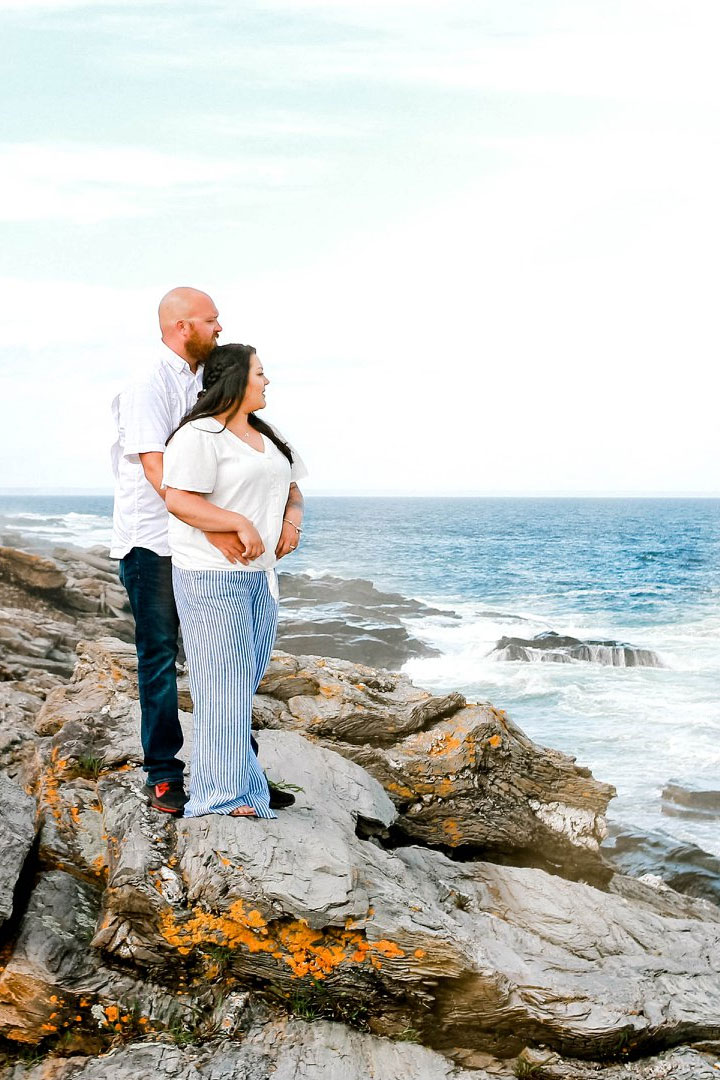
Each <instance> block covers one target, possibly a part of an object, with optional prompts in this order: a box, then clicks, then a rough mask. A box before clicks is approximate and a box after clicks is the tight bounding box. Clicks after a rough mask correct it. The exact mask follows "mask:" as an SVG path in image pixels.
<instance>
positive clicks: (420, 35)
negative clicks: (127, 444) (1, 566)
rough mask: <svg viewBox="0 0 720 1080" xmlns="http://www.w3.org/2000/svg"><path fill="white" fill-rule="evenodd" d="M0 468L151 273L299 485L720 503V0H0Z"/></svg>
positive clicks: (55, 417) (41, 423) (64, 413)
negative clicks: (272, 434)
mask: <svg viewBox="0 0 720 1080" xmlns="http://www.w3.org/2000/svg"><path fill="white" fill-rule="evenodd" d="M0 21H1V22H2V27H1V28H0V41H1V42H2V44H1V46H0V48H1V49H2V54H3V55H2V83H3V93H2V100H3V107H2V119H0V219H1V220H2V243H1V244H0V260H1V261H2V264H1V266H0V276H1V277H2V282H1V285H2V299H3V303H2V311H1V314H0V317H1V320H2V327H1V329H0V409H1V410H2V413H1V416H0V440H1V447H0V449H1V452H2V460H3V462H4V464H5V468H4V470H3V480H2V481H0V483H1V484H2V486H3V487H7V486H15V485H17V486H43V487H49V486H53V485H59V486H63V487H67V486H78V487H83V486H88V487H103V486H105V487H107V486H109V485H110V483H111V478H110V471H109V455H108V448H109V445H110V443H111V441H112V430H111V427H110V412H109V403H110V399H111V398H112V396H113V394H114V392H115V391H116V390H117V389H118V388H119V387H120V386H121V385H122V383H123V382H124V381H125V380H126V379H127V378H129V377H131V376H132V374H133V373H135V372H137V371H139V370H141V369H142V368H143V366H144V365H146V364H149V363H151V362H152V359H153V357H154V356H155V355H157V342H158V340H159V338H158V329H157V322H156V309H157V302H158V300H159V298H160V296H161V295H162V294H163V293H164V292H166V291H167V290H168V289H169V288H171V287H173V286H175V285H194V286H197V287H199V288H203V289H205V290H206V291H208V292H209V293H210V294H211V296H212V297H213V298H214V300H215V301H216V303H217V305H218V308H219V311H220V316H221V320H222V323H223V325H224V327H225V332H224V334H223V336H222V338H221V340H222V341H225V342H230V341H243V342H250V343H252V344H254V345H255V346H256V347H257V349H258V352H259V354H260V356H261V359H262V360H263V362H264V365H265V368H266V371H267V374H268V375H269V377H270V379H271V386H270V388H269V390H268V408H267V410H266V414H265V415H266V417H267V419H269V420H272V421H274V422H276V423H277V424H278V426H279V427H281V428H282V429H283V430H284V431H285V433H286V434H287V435H288V436H289V437H290V438H291V439H292V441H293V442H295V444H296V445H297V446H298V448H299V449H300V450H301V452H302V453H303V456H304V457H305V459H306V461H307V463H308V465H309V467H310V469H311V477H310V479H309V480H308V481H307V482H306V485H305V487H306V489H307V490H308V491H309V492H312V491H315V492H336V493H355V492H357V493H365V492H376V493H383V492H400V493H402V492H407V493H418V494H439V493H442V492H447V493H464V494H479V495H480V494H496V493H506V494H533V493H537V494H549V493H567V494H573V493H613V492H616V493H638V494H646V493H654V492H657V493H663V492H667V493H675V494H680V493H715V494H717V493H720V469H719V465H720V453H719V444H718V409H719V404H718V397H719V391H720V385H719V379H718V374H717V368H718V335H719V330H718V307H719V304H718V297H719V295H720V289H719V285H720V270H719V262H720V256H719V254H718V253H719V252H720V208H719V203H720V148H719V141H720V134H719V133H720V125H719V122H718V121H719V119H720V115H719V114H720V79H718V75H717V55H716V54H717V41H718V32H719V31H720V6H719V5H718V4H717V0H677V2H675V0H672V2H670V0H569V2H556V0H468V2H464V0H434V2H422V0H408V2H404V0H382V2H376V0H328V2H323V0H309V2H308V0H302V2H299V0H298V2H295V0H257V2H254V0H241V2H240V3H238V2H236V0H203V2H202V3H201V2H197V3H184V2H182V0H168V2H163V0H142V2H137V3H135V2H133V0H122V2H117V3H105V2H103V0H94V2H82V0H77V2H75V3H72V2H63V0H54V2H53V0H46V2H37V0H16V2H12V0H0Z"/></svg>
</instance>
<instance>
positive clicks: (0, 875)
mask: <svg viewBox="0 0 720 1080" xmlns="http://www.w3.org/2000/svg"><path fill="white" fill-rule="evenodd" d="M35 813H36V807H35V800H34V799H33V798H31V797H30V796H29V795H26V794H25V792H24V791H23V789H22V788H21V787H19V786H18V785H17V784H16V783H14V782H13V781H12V780H10V779H8V777H6V776H3V774H2V773H0V851H2V859H1V860H0V926H2V924H3V923H4V922H5V921H6V920H7V919H8V918H9V917H10V915H11V914H12V911H13V894H14V891H15V886H16V885H17V881H18V878H19V877H20V873H21V871H22V868H23V866H24V864H25V860H26V858H27V855H28V852H29V851H30V848H31V846H32V842H33V840H34V838H35Z"/></svg>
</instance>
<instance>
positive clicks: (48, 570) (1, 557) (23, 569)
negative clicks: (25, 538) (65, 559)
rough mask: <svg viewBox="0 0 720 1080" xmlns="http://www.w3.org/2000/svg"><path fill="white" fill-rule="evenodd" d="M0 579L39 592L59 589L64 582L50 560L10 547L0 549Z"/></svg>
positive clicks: (62, 576)
mask: <svg viewBox="0 0 720 1080" xmlns="http://www.w3.org/2000/svg"><path fill="white" fill-rule="evenodd" d="M0 577H2V578H4V579H6V580H8V581H12V582H14V583H15V584H18V585H23V586H25V587H26V588H29V589H33V590H39V591H41V592H44V591H46V590H49V591H51V592H53V591H55V590H56V589H61V588H62V587H63V585H64V584H65V581H66V575H65V574H64V573H63V571H62V570H61V569H60V568H59V567H58V566H57V565H56V564H55V563H54V562H53V561H52V560H51V559H44V558H43V557H42V556H41V555H31V554H30V553H29V552H27V551H18V550H17V549H16V548H11V547H0Z"/></svg>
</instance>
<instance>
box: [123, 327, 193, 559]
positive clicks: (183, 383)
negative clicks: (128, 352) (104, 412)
mask: <svg viewBox="0 0 720 1080" xmlns="http://www.w3.org/2000/svg"><path fill="white" fill-rule="evenodd" d="M161 350H162V351H161V354H160V357H159V358H158V360H157V362H156V363H155V365H154V366H153V367H152V368H151V369H150V370H149V371H148V373H147V375H146V376H145V377H144V378H143V379H141V380H139V381H138V382H136V383H133V384H132V385H131V386H129V387H127V388H126V389H125V390H123V391H122V393H120V394H118V396H117V397H116V398H115V400H114V401H113V403H112V412H113V418H114V420H115V425H116V428H117V438H116V441H115V444H114V446H113V448H112V465H113V473H114V474H115V504H114V507H113V534H112V542H111V546H110V555H111V557H112V558H114V559H122V558H124V556H125V555H127V553H128V552H129V551H130V549H131V548H134V547H143V548H149V549H150V551H154V552H155V553H156V554H157V555H169V554H170V547H169V545H168V537H167V532H168V512H167V509H166V507H165V503H164V501H163V500H162V499H161V498H160V496H159V495H158V493H157V492H156V491H155V488H154V487H153V486H152V484H150V483H148V481H147V480H146V478H145V473H144V471H143V467H142V465H141V463H140V457H139V455H140V454H146V453H151V452H152V451H159V452H160V453H164V451H165V443H166V441H167V439H168V438H169V436H170V435H171V434H172V432H173V431H174V430H175V428H176V427H177V426H178V424H179V423H180V421H181V420H182V418H183V416H185V415H186V413H188V412H189V411H190V409H192V407H193V405H194V404H195V402H196V401H197V398H198V394H199V393H200V391H201V390H202V370H203V369H202V367H200V368H199V369H198V371H197V372H196V373H195V374H193V372H192V371H191V370H190V367H189V366H188V364H187V363H186V361H185V360H183V358H182V357H181V356H178V355H177V353H174V352H173V351H172V349H169V348H168V347H167V345H164V344H162V345H161Z"/></svg>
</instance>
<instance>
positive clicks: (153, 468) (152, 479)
mask: <svg viewBox="0 0 720 1080" xmlns="http://www.w3.org/2000/svg"><path fill="white" fill-rule="evenodd" d="M163 456H164V455H163V454H161V453H160V452H159V451H158V450H150V451H148V453H146V454H138V457H139V458H140V464H141V465H142V467H143V472H144V473H145V479H146V480H147V482H148V484H150V485H152V487H154V488H155V490H156V491H157V493H158V495H159V496H160V498H161V499H164V498H165V488H164V487H163V486H162V476H163Z"/></svg>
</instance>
